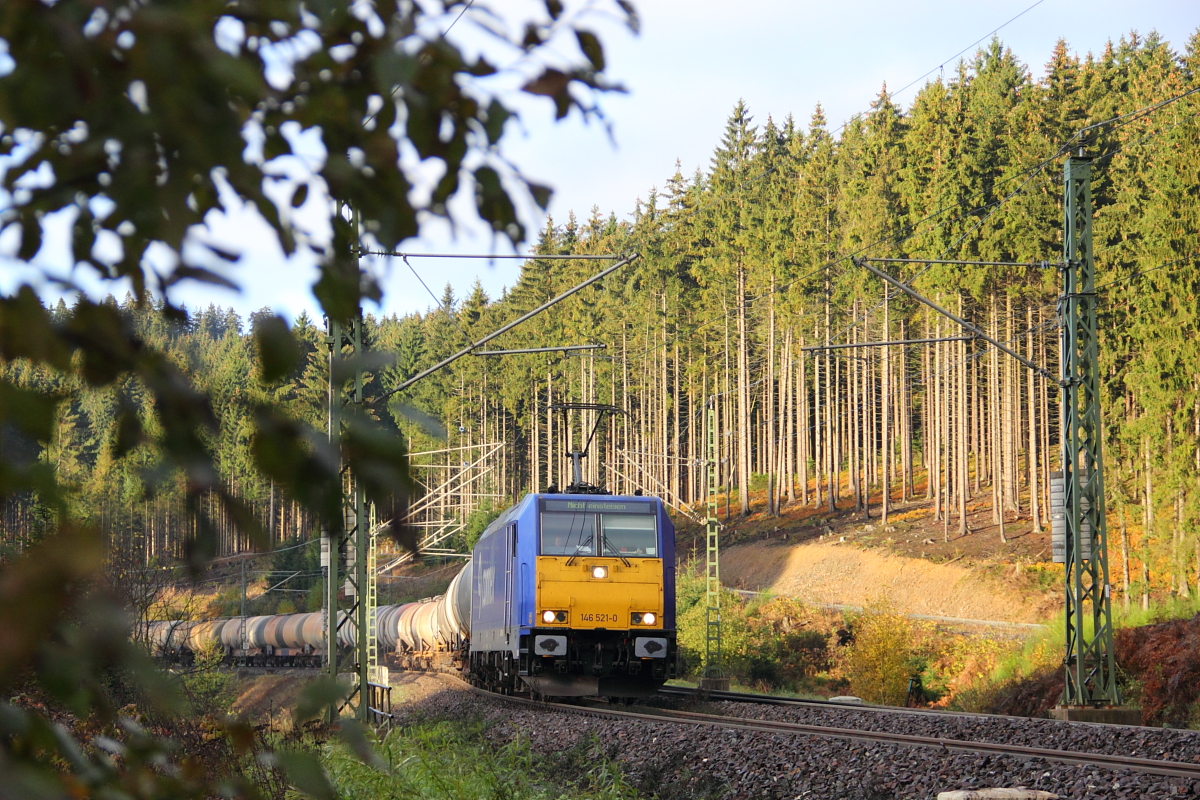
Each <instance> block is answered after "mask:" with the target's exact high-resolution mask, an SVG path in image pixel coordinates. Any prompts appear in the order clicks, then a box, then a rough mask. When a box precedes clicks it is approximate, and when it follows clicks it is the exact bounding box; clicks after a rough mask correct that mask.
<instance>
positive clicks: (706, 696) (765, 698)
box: [658, 686, 1026, 720]
mask: <svg viewBox="0 0 1200 800" xmlns="http://www.w3.org/2000/svg"><path fill="white" fill-rule="evenodd" d="M658 695H659V696H662V697H678V698H685V699H689V700H711V701H713V702H727V703H753V704H757V705H767V706H792V707H795V708H836V709H843V710H850V711H874V712H878V713H880V714H929V715H933V716H944V717H979V718H983V719H1016V720H1024V719H1026V718H1025V717H1011V716H1006V715H1003V714H974V713H971V712H969V711H946V710H943V709H939V708H900V707H898V706H877V705H873V704H871V703H844V702H839V701H835V700H818V699H805V698H800V697H782V696H780V695H771V694H751V693H750V692H729V691H716V690H712V689H689V688H687V687H685V686H664V687H662V688H661V689H659V690H658Z"/></svg>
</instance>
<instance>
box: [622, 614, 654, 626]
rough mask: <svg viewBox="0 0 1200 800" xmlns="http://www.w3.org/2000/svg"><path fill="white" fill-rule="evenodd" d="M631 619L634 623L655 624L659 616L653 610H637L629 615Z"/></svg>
mask: <svg viewBox="0 0 1200 800" xmlns="http://www.w3.org/2000/svg"><path fill="white" fill-rule="evenodd" d="M629 619H630V621H631V622H632V623H633V624H634V625H653V624H654V622H655V620H657V619H658V617H657V616H655V614H654V612H653V611H635V612H634V613H632V614H630V615H629Z"/></svg>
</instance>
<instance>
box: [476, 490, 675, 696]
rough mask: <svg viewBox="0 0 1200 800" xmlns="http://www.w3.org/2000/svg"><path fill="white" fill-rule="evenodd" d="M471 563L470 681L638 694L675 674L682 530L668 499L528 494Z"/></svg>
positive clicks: (507, 687)
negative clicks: (679, 533) (677, 564)
mask: <svg viewBox="0 0 1200 800" xmlns="http://www.w3.org/2000/svg"><path fill="white" fill-rule="evenodd" d="M468 569H469V572H470V574H469V578H470V580H469V585H470V591H471V598H470V607H471V611H470V620H471V623H470V634H469V635H470V643H469V648H468V653H467V664H466V667H467V672H468V674H469V676H470V678H471V681H472V682H473V683H476V684H477V685H480V686H484V687H487V688H491V689H495V690H500V691H521V690H523V689H524V688H525V687H528V689H529V690H530V691H531V692H532V693H534V694H535V695H542V696H549V697H569V696H588V695H597V696H607V697H641V696H646V695H650V694H653V693H654V692H655V691H656V690H657V689H658V687H660V686H661V685H662V684H663V683H664V682H665V681H667V680H668V679H669V678H672V677H674V676H675V670H676V643H675V528H674V526H673V525H672V524H671V520H670V518H669V517H668V516H667V514H666V510H665V509H664V507H663V504H662V501H661V500H659V499H657V498H653V497H641V496H611V495H601V494H590V493H589V494H569V493H568V494H529V495H526V496H525V498H524V499H523V500H522V501H521V502H519V503H518V504H517V505H515V506H513V507H512V508H510V509H508V510H507V511H505V512H504V513H503V514H502V515H501V516H500V517H499V518H497V519H496V520H495V521H494V522H493V523H492V524H491V525H490V526H488V528H487V530H485V531H484V533H483V536H482V537H481V538H480V539H479V542H478V543H477V544H476V545H475V548H474V551H473V554H472V558H471V563H470V565H469V567H468ZM467 577H468V575H467V574H466V573H465V572H464V575H463V580H462V581H460V586H459V587H458V588H459V591H460V592H462V593H465V589H466V586H465V585H464V584H467V583H468V581H467V580H466V579H467ZM463 599H465V598H463ZM460 602H461V601H460Z"/></svg>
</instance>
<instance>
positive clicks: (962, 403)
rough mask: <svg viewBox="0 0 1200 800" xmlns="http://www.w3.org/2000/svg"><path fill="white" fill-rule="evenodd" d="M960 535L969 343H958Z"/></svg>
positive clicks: (964, 492)
mask: <svg viewBox="0 0 1200 800" xmlns="http://www.w3.org/2000/svg"><path fill="white" fill-rule="evenodd" d="M958 315H959V316H960V317H961V316H962V294H961V293H960V294H959V297H958ZM958 419H959V423H958V464H957V466H958V470H957V472H958V535H959V536H965V535H966V534H967V533H968V532H969V531H968V530H967V426H966V424H965V423H966V421H967V343H966V342H959V343H958Z"/></svg>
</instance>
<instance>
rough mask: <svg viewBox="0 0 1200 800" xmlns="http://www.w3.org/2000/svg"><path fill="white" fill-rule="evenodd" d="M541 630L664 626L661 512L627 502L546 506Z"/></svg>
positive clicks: (538, 604) (538, 598)
mask: <svg viewBox="0 0 1200 800" xmlns="http://www.w3.org/2000/svg"><path fill="white" fill-rule="evenodd" d="M540 506H541V508H540V514H539V517H540V519H539V528H540V531H539V533H540V539H541V541H540V547H539V553H540V554H539V555H538V557H537V588H536V592H535V601H534V606H535V609H536V613H537V619H536V621H535V623H534V624H535V625H537V626H538V627H561V628H568V629H575V630H580V629H587V630H597V629H599V630H614V629H625V630H629V629H638V628H641V629H647V630H653V629H655V628H661V627H662V618H663V558H662V553H661V551H660V547H659V541H660V536H659V531H658V515H657V507H656V506H655V505H653V504H651V503H648V502H644V501H643V502H635V501H621V500H566V499H563V500H551V499H542V500H541V502H540Z"/></svg>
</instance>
